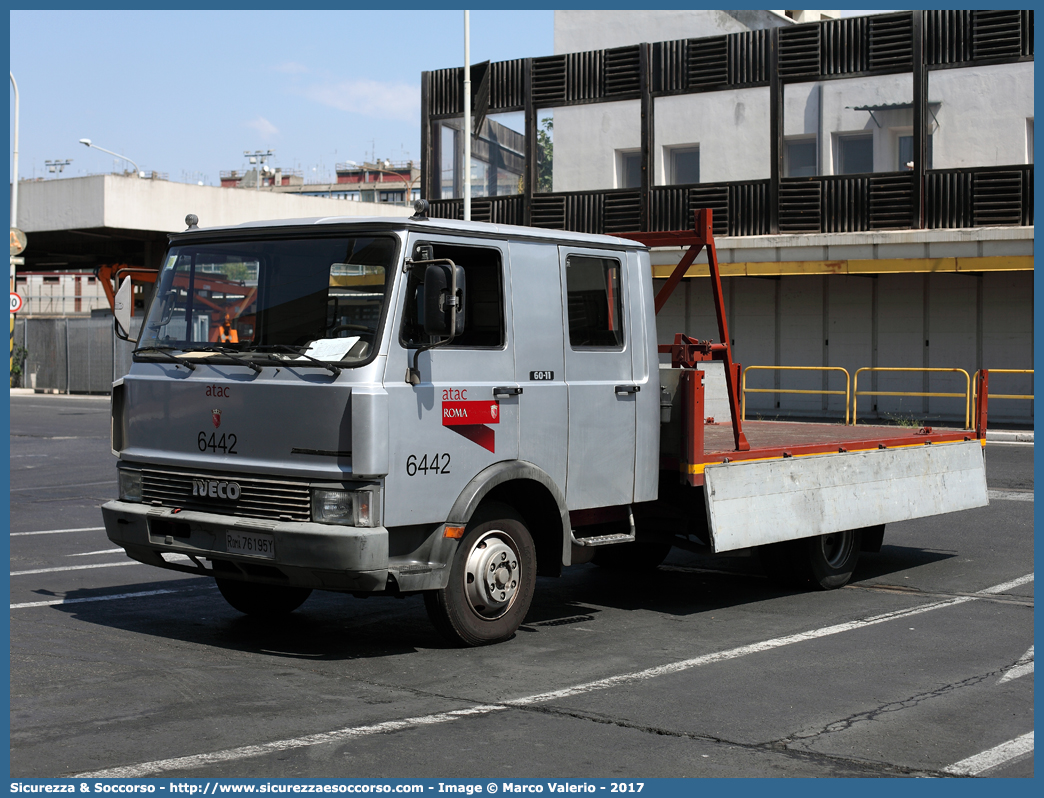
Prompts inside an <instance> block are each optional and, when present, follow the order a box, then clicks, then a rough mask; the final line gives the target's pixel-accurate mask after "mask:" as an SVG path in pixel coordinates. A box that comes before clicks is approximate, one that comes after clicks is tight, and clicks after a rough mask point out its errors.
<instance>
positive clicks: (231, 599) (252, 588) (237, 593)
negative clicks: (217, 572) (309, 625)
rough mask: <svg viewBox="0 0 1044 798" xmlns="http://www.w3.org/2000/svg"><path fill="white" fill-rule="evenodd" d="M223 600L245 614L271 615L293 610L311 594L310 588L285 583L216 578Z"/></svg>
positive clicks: (285, 613)
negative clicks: (258, 582)
mask: <svg viewBox="0 0 1044 798" xmlns="http://www.w3.org/2000/svg"><path fill="white" fill-rule="evenodd" d="M216 581H217V586H218V590H220V591H221V595H222V596H224V597H225V601H227V602H228V603H229V604H231V605H232V607H233V608H235V609H237V610H239V611H240V612H242V613H243V614H245V615H255V616H259V617H271V616H274V615H287V614H288V613H291V612H293V611H294V610H296V609H297V608H298V607H300V606H301V605H302V604H304V603H305V600H306V599H307V598H308V597H309V596H310V595H312V590H311V588H307V587H287V586H285V585H256V584H253V583H251V582H240V581H238V580H236V579H218V580H216Z"/></svg>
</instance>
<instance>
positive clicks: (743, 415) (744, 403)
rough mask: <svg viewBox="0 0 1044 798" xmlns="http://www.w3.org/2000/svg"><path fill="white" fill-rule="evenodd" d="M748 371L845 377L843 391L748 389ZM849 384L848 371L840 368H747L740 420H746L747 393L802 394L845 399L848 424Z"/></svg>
mask: <svg viewBox="0 0 1044 798" xmlns="http://www.w3.org/2000/svg"><path fill="white" fill-rule="evenodd" d="M748 371H840V372H842V373H843V374H844V375H845V389H844V390H843V391H828V390H811V389H809V390H804V389H800V390H799V389H797V388H748V387H747V372H748ZM851 383H852V377H851V375H850V374H849V373H848V369H845V368H841V366H747V367H746V368H745V369H743V381H742V386H741V388H740V394H741V396H742V397H743V398H742V404H741V410H740V418H742V419H743V420H744V421H746V420H747V394H748V393H803V394H819V395H820V396H824V395H829V396H843V397H845V424H847V423H848V407H849V400H850V395H851V391H850V388H851Z"/></svg>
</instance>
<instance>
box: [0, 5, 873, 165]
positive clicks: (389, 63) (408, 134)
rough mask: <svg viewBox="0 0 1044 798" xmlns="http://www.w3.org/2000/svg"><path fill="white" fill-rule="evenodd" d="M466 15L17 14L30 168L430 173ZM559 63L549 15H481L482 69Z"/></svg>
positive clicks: (477, 27)
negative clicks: (386, 168)
mask: <svg viewBox="0 0 1044 798" xmlns="http://www.w3.org/2000/svg"><path fill="white" fill-rule="evenodd" d="M864 13H870V12H865V11H855V12H843V15H844V16H848V15H853V14H864ZM463 17H464V15H463V12H462V11H447V10H432V11H426V10H409V11H351V10H349V11H246V10H239V11H68V10H65V11H11V12H10V24H11V28H10V41H11V52H10V56H11V73H12V74H13V75H14V78H15V80H16V81H17V83H18V91H19V98H20V102H19V116H20V124H19V173H20V175H21V177H22V179H33V178H48V179H51V178H52V177H55V176H60V177H75V176H82V175H88V174H101V173H109V172H112V171H120V170H123V169H124V168H127V167H129V164H128V163H127V162H126V161H123V160H120V159H117V158H113V157H112V156H111V155H107V154H106V153H104V152H101V151H100V150H98V149H95V148H87V147H85V146H83V145H82V144H80V143H79V140H80V139H84V138H87V139H91V140H92V142H93V143H94V144H95V145H97V146H99V147H104V148H105V149H107V150H111V151H113V152H116V153H119V154H120V155H123V156H126V158H129V159H130V160H131V161H133V162H134V163H135V164H136V165H137V166H138V168H139V169H141V170H143V171H146V172H159V173H161V174H166V175H167V176H168V178H169V179H170V180H173V181H177V182H186V183H197V182H202V183H203V184H205V185H218V184H219V180H220V173H221V171H230V170H233V169H235V170H240V171H245V170H246V169H248V168H249V164H248V162H247V158H246V157H244V155H243V153H244V151H251V152H253V151H256V150H271V151H273V152H274V153H275V154H274V156H273V157H272V159H271V160H270V161H269V163H270V165H271V166H273V167H278V168H282V169H283V170H284V171H289V170H297V171H299V172H300V173H301V174H302V175H303V177H304V179H305V182H332V181H333V180H335V175H334V168H335V165H336V164H338V163H344V162H346V161H356V162H358V163H361V162H362V161H364V160H373V159H374V158H379V159H382V160H383V159H389V160H391V161H405V160H410V159H413V160H415V161H416V162H417V163H418V165H419V161H420V76H421V72H422V71H424V70H434V69H443V68H447V67H457V66H460V65H461V64H463V63H464V22H463ZM553 52H554V12H553V11H551V10H529V11H493V10H482V9H479V10H474V11H472V12H471V62H472V63H480V62H482V61H485V60H490V61H505V60H510V59H513V58H527V57H539V56H544V55H552V54H553ZM9 93H10V96H11V100H10V119H11V122H10V125H11V131H12V137H13V130H14V124H13V117H14V92H13V91H10V92H9ZM9 157H10V156H9ZM65 160H69V161H71V163H69V165H68V166H66V167H65V169H64V172H63V173H62V174H61V175H50V174H49V173H48V170H47V166H46V165H45V161H65ZM9 164H10V160H9ZM9 174H10V172H9Z"/></svg>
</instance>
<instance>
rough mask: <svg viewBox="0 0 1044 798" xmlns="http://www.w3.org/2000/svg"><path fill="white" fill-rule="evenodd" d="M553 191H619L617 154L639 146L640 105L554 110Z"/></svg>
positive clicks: (607, 104)
mask: <svg viewBox="0 0 1044 798" xmlns="http://www.w3.org/2000/svg"><path fill="white" fill-rule="evenodd" d="M554 118H555V132H554V140H555V156H554V161H553V181H554V190H555V191H604V190H605V189H609V188H617V187H619V183H620V180H619V177H618V175H617V170H618V169H619V163H618V160H619V159H618V157H617V153H618V152H619V151H620V150H637V149H640V148H641V146H642V130H641V102H640V101H639V100H626V101H623V102H614V103H591V104H590V105H574V106H570V107H568V108H556V109H555V113H554Z"/></svg>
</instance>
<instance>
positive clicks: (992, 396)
mask: <svg viewBox="0 0 1044 798" xmlns="http://www.w3.org/2000/svg"><path fill="white" fill-rule="evenodd" d="M986 371H988V372H989V373H990V376H991V377H992V376H993V375H994V374H1032V373H1033V369H986ZM978 387H979V372H978V371H976V372H975V379H973V380H972V399H971V400H972V407H974V408H977V407H978V404H977V403H976V401H975V399H976V397H977V395H978ZM990 399H1028V400H1030V401H1031V402H1032V401H1033V394H1031V393H994V392H993V391H990V395H989V396H988V397H986V401H989V400H990ZM976 412H978V411H976ZM976 421H978V419H977V418H976Z"/></svg>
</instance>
